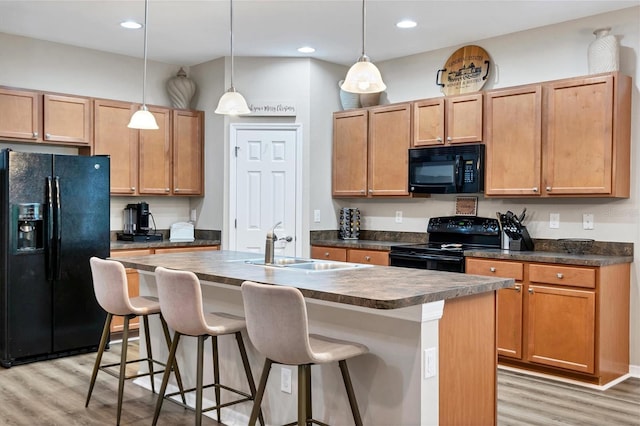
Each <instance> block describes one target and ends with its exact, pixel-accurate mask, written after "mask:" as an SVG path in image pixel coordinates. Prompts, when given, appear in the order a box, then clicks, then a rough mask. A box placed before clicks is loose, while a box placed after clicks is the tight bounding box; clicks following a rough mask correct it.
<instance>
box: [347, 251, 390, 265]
mask: <svg viewBox="0 0 640 426" xmlns="http://www.w3.org/2000/svg"><path fill="white" fill-rule="evenodd" d="M347 262H353V263H364V264H370V265H381V266H389V252H387V251H381V250H359V249H349V250H348V251H347Z"/></svg>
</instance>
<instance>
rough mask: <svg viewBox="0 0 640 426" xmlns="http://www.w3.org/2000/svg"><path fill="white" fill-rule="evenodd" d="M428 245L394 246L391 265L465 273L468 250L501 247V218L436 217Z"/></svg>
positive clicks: (428, 227)
mask: <svg viewBox="0 0 640 426" xmlns="http://www.w3.org/2000/svg"><path fill="white" fill-rule="evenodd" d="M427 232H428V234H429V242H428V243H426V244H416V245H401V246H392V247H391V251H390V253H389V263H390V265H391V266H403V267H406V268H417V269H432V270H438V271H450V272H464V264H465V261H464V251H465V250H470V249H499V248H500V240H501V232H500V225H499V223H498V220H497V219H491V218H486V217H476V216H445V217H432V218H431V219H429V224H428V226H427Z"/></svg>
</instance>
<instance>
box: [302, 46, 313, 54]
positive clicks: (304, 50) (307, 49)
mask: <svg viewBox="0 0 640 426" xmlns="http://www.w3.org/2000/svg"><path fill="white" fill-rule="evenodd" d="M315 51H316V49H314V48H313V47H310V46H304V47H300V48H298V52H300V53H313V52H315Z"/></svg>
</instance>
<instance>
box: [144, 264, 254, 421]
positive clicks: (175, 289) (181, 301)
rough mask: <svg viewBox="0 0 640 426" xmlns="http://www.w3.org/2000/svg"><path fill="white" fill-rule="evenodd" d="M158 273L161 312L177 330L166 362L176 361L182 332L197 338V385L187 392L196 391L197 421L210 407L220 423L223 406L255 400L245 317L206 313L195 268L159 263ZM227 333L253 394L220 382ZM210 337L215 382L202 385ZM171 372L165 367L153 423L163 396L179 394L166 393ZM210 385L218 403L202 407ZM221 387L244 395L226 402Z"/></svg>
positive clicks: (156, 419)
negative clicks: (220, 341)
mask: <svg viewBox="0 0 640 426" xmlns="http://www.w3.org/2000/svg"><path fill="white" fill-rule="evenodd" d="M155 274H156V284H157V287H158V297H159V298H160V309H161V311H162V315H163V316H164V317H165V319H166V320H167V324H169V327H171V328H172V329H173V330H174V331H175V334H174V338H173V343H172V345H171V350H170V351H169V360H168V361H167V362H171V363H173V362H176V361H175V359H176V350H177V348H178V343H179V342H180V337H181V336H183V335H185V336H192V337H197V338H198V355H197V365H196V387H195V388H191V389H187V390H185V392H193V391H194V390H195V392H196V408H195V411H196V425H200V424H201V423H202V413H203V412H206V411H211V410H216V412H217V413H216V414H217V420H218V423H220V409H221V408H222V407H226V406H229V405H234V404H239V403H241V402H246V401H253V400H254V398H255V395H256V386H255V382H254V380H253V374H252V373H251V368H250V366H249V358H248V357H247V352H246V350H245V346H244V341H243V339H242V333H241V331H242V330H244V329H245V328H246V325H245V321H244V318H242V317H238V316H235V315H231V314H227V313H223V312H215V313H206V314H205V313H204V310H203V306H202V289H201V288H200V281H199V280H198V277H197V276H196V275H195V274H194V273H193V272H189V271H175V270H170V269H166V268H163V267H158V268H156V271H155ZM226 334H234V335H235V338H236V342H237V344H238V349H239V351H240V356H241V358H242V365H243V366H244V371H245V375H246V377H247V382H248V383H249V389H250V392H251V394H247V393H246V392H242V391H240V390H237V389H233V388H231V387H229V386H226V385H223V384H221V383H220V369H219V363H218V336H222V335H226ZM208 337H212V339H211V346H212V352H213V376H214V382H213V383H211V384H208V385H203V378H202V376H203V370H204V362H203V358H204V341H205V340H206V339H207V338H208ZM170 373H171V372H170V371H169V370H166V371H165V373H164V376H163V378H162V385H161V386H160V392H159V395H158V402H157V403H156V410H155V413H154V415H153V425H155V424H156V423H157V421H158V416H159V415H160V410H161V409H162V402H163V400H164V398H168V397H170V396H173V395H175V394H176V393H172V394H165V392H166V388H167V382H168V380H169V375H170ZM210 387H214V391H215V398H216V405H214V406H212V407H208V408H203V407H202V391H203V390H204V389H207V388H210ZM221 389H225V390H227V391H230V392H233V393H235V394H237V395H240V396H241V397H242V398H240V399H237V400H234V401H231V402H227V403H224V404H223V403H222V402H221V400H220V390H221ZM183 406H185V407H187V408H191V407H188V406H187V405H186V404H183ZM258 415H259V417H260V424H261V425H264V420H263V417H262V411H260V413H259V414H256V417H257V416H258Z"/></svg>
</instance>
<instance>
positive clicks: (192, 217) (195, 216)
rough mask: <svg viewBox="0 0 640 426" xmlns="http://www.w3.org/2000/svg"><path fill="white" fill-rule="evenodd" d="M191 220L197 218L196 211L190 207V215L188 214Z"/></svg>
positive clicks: (193, 220)
mask: <svg viewBox="0 0 640 426" xmlns="http://www.w3.org/2000/svg"><path fill="white" fill-rule="evenodd" d="M190 219H191V222H195V221H196V219H197V212H196V209H191V216H190Z"/></svg>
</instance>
